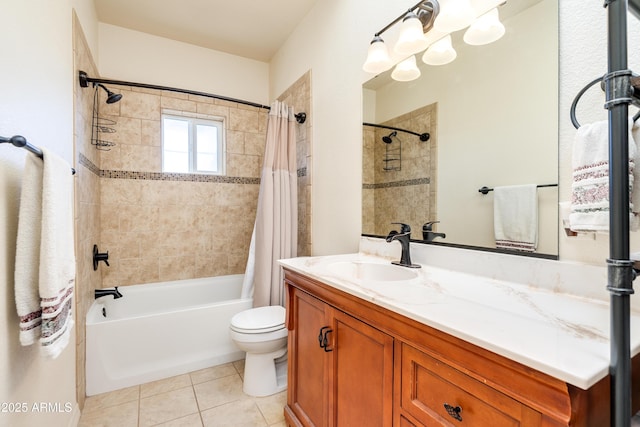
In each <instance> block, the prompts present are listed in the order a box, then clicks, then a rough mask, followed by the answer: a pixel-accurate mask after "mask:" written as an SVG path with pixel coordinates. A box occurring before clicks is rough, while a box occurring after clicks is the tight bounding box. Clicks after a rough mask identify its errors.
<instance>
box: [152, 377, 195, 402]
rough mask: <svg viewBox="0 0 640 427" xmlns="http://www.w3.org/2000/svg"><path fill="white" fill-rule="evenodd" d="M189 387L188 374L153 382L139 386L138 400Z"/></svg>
mask: <svg viewBox="0 0 640 427" xmlns="http://www.w3.org/2000/svg"><path fill="white" fill-rule="evenodd" d="M190 385H191V379H190V378H189V374H184V375H178V376H176V377H171V378H165V379H163V380H158V381H153V382H150V383H146V384H142V385H141V386H140V398H143V397H149V396H153V395H155V394H160V393H166V392H168V391H172V390H178V389H180V388H185V387H189V386H190Z"/></svg>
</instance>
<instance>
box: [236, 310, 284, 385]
mask: <svg viewBox="0 0 640 427" xmlns="http://www.w3.org/2000/svg"><path fill="white" fill-rule="evenodd" d="M284 323H285V309H284V307H281V306H279V305H275V306H268V307H257V308H252V309H250V310H245V311H242V312H240V313H238V314H236V315H234V316H233V317H232V318H231V325H230V326H229V334H230V335H231V339H232V340H233V341H234V342H235V344H236V345H237V346H238V348H240V349H241V350H243V351H245V352H246V353H247V355H246V358H245V363H244V381H243V385H242V390H243V391H244V392H245V394H248V395H250V396H256V397H261V396H269V395H271V394H275V393H277V392H280V391H283V390H285V389H286V388H287V334H288V331H287V328H286V327H285V325H284Z"/></svg>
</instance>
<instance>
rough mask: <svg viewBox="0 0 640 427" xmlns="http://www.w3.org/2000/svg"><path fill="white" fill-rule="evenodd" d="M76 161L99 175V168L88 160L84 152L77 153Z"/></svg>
mask: <svg viewBox="0 0 640 427" xmlns="http://www.w3.org/2000/svg"><path fill="white" fill-rule="evenodd" d="M78 162H79V163H80V164H81V165H82V166H84V167H85V168H87V169H89V170H90V171H91V172H93V173H94V174H96V175H97V176H100V172H101V171H100V168H99V167H98V166H96V165H95V164H94V163H93V162H92V161H91V160H89V159H88V158H87V157H86V156H85V155H84V154H82V153H80V154H79V155H78Z"/></svg>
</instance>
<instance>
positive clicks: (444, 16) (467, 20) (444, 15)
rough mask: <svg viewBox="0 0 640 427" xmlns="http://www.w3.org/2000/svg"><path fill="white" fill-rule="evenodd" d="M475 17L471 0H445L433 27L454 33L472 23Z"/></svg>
mask: <svg viewBox="0 0 640 427" xmlns="http://www.w3.org/2000/svg"><path fill="white" fill-rule="evenodd" d="M475 17H476V13H475V11H474V9H473V7H471V2H470V1H469V0H446V2H445V1H444V0H443V1H442V3H441V4H440V12H439V13H438V16H437V17H436V20H435V22H434V23H433V27H434V28H435V29H436V30H438V31H442V32H444V33H452V32H454V31H458V30H461V29H463V28H465V27H468V26H469V25H471V23H472V22H473V20H474V19H475Z"/></svg>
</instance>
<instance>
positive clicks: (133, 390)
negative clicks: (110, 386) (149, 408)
mask: <svg viewBox="0 0 640 427" xmlns="http://www.w3.org/2000/svg"><path fill="white" fill-rule="evenodd" d="M139 397H140V387H139V386H137V385H136V386H133V387H127V388H123V389H120V390H115V391H110V392H108V393H102V394H96V395H95V396H89V397H87V398H86V399H85V401H84V411H83V412H91V411H94V410H96V409H102V408H108V407H110V406H115V405H119V404H121V403H125V402H131V401H134V400H135V401H137V400H138V398H139Z"/></svg>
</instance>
